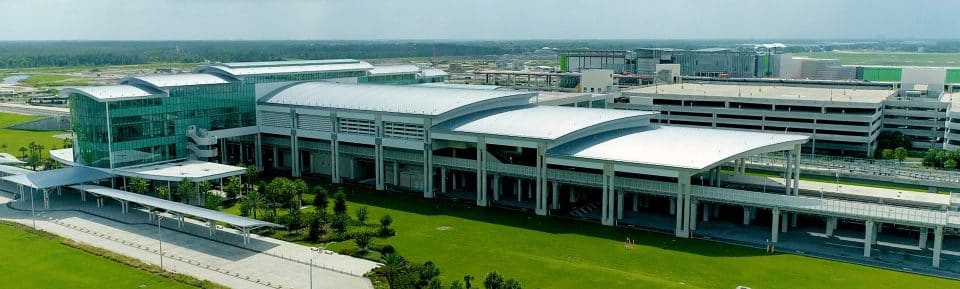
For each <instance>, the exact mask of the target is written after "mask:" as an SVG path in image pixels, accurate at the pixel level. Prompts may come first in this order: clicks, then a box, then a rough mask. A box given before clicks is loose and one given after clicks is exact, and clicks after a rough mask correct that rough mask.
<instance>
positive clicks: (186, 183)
mask: <svg viewBox="0 0 960 289" xmlns="http://www.w3.org/2000/svg"><path fill="white" fill-rule="evenodd" d="M196 192H197V188H195V187H194V186H193V183H192V182H190V179H187V178H186V177H184V178H183V180H181V181H180V184H177V198H180V202H183V203H189V202H190V196H191V195H194V194H196Z"/></svg>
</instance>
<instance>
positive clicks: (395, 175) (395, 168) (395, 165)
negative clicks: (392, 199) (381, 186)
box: [392, 161, 400, 186]
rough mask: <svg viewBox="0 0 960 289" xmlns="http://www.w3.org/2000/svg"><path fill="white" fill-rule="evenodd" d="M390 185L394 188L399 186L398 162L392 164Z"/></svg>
mask: <svg viewBox="0 0 960 289" xmlns="http://www.w3.org/2000/svg"><path fill="white" fill-rule="evenodd" d="M392 183H393V185H394V186H399V185H400V162H398V161H394V162H393V182H392Z"/></svg>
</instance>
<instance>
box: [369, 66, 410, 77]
mask: <svg viewBox="0 0 960 289" xmlns="http://www.w3.org/2000/svg"><path fill="white" fill-rule="evenodd" d="M418 72H420V67H417V66H416V65H413V64H401V65H384V66H374V67H373V69H371V70H370V75H392V74H411V73H418Z"/></svg>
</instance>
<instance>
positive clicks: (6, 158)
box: [0, 153, 25, 164]
mask: <svg viewBox="0 0 960 289" xmlns="http://www.w3.org/2000/svg"><path fill="white" fill-rule="evenodd" d="M23 163H25V162H24V161H21V160H20V159H18V158H17V157H15V156H13V155H11V154H8V153H0V164H23Z"/></svg>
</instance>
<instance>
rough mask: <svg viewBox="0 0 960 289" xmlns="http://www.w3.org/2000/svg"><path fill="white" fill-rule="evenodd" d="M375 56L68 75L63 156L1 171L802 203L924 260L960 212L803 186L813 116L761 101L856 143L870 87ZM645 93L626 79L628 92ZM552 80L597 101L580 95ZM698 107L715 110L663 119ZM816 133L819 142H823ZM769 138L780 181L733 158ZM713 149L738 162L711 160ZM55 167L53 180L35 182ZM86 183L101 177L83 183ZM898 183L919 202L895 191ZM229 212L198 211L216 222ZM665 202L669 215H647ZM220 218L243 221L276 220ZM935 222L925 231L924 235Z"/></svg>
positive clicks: (686, 218)
mask: <svg viewBox="0 0 960 289" xmlns="http://www.w3.org/2000/svg"><path fill="white" fill-rule="evenodd" d="M371 69H374V68H373V67H371V66H369V65H366V64H365V63H362V62H356V61H315V62H314V61H310V62H264V63H233V64H215V65H211V66H207V67H202V68H200V69H198V70H197V71H198V72H197V73H194V74H184V75H171V76H163V77H159V76H157V77H132V78H129V79H126V80H124V81H123V83H122V84H120V85H115V86H103V87H80V88H74V89H68V90H64V91H63V92H62V93H63V94H64V95H67V96H69V97H70V98H71V103H72V104H71V106H72V108H73V110H72V111H71V114H72V117H73V120H74V126H75V127H76V129H75V131H74V135H75V145H74V147H73V148H71V149H61V150H54V151H52V152H51V155H52V157H53V158H54V159H56V160H58V161H60V162H62V163H64V164H67V165H70V166H72V167H71V168H68V169H65V171H45V172H38V173H26V174H17V175H13V176H9V177H5V178H4V180H7V181H10V182H15V183H17V184H20V185H21V188H23V186H28V187H31V188H34V189H36V190H42V191H43V193H44V194H45V197H46V196H48V192H49V191H51V190H60V189H67V190H71V189H70V188H72V190H76V191H80V192H85V193H89V194H92V195H94V196H99V197H98V202H102V200H101V199H102V198H100V197H102V196H106V197H112V198H115V199H118V200H120V201H121V203H123V204H124V206H123V207H124V209H125V210H126V208H127V205H126V203H127V202H135V203H148V204H156V205H157V206H161V205H162V206H173V204H169V203H166V202H158V201H156V200H153V199H154V198H152V197H145V196H143V195H131V194H132V193H129V192H125V191H123V189H124V188H125V183H126V181H125V180H126V178H128V177H142V178H145V179H148V180H151V181H153V182H159V183H164V182H166V183H167V184H168V185H169V184H170V183H171V182H178V181H179V180H182V179H184V178H187V179H188V180H189V181H195V182H196V181H204V180H216V179H219V178H224V177H226V176H230V175H236V174H240V173H242V172H243V168H241V167H235V166H232V164H237V163H247V164H256V166H258V167H260V168H262V169H264V170H268V171H272V172H289V174H290V175H291V176H295V177H299V176H313V177H317V178H329V180H330V181H331V182H334V183H339V182H343V181H351V182H357V183H364V184H369V185H370V186H372V187H374V188H376V189H377V190H385V189H396V190H408V191H416V192H418V194H420V195H422V196H423V197H426V198H434V197H437V196H445V197H452V198H458V199H461V200H467V201H469V202H473V203H475V204H476V205H477V206H480V207H485V206H503V207H512V208H517V209H521V210H529V211H531V212H533V213H535V214H537V215H566V216H575V217H578V218H583V219H586V220H595V221H598V222H599V223H601V224H603V225H609V226H615V225H630V226H634V225H639V226H652V227H660V228H663V226H664V225H666V228H664V229H665V230H668V231H670V232H672V233H673V234H674V235H676V236H678V237H683V238H687V237H690V236H691V235H692V234H694V232H695V231H696V230H697V226H698V225H697V224H698V223H701V224H702V225H701V226H704V225H706V224H705V223H703V222H706V221H708V220H710V219H711V218H715V217H717V216H718V215H719V214H720V212H721V211H723V212H725V213H723V214H724V215H728V214H729V213H730V212H735V213H736V215H737V220H738V221H737V222H740V221H739V220H740V216H741V215H742V223H743V226H744V227H743V229H744V230H749V229H750V228H751V227H753V228H756V227H757V226H764V229H762V230H761V231H762V232H764V233H763V234H762V235H763V236H764V237H761V239H759V240H757V239H750V240H746V241H745V242H751V243H763V242H764V241H762V240H763V239H764V238H765V239H767V240H768V241H767V243H768V244H777V243H778V242H779V241H780V233H781V232H786V231H787V230H788V229H789V228H794V227H796V226H797V225H796V224H797V223H798V219H799V218H798V216H809V217H810V219H811V220H815V221H813V223H814V224H817V226H819V225H825V231H826V236H827V238H831V236H832V235H833V232H834V230H836V229H837V228H838V224H842V225H844V226H849V224H851V223H854V224H858V226H862V227H863V228H864V230H863V239H862V240H863V242H862V246H863V255H864V256H866V257H870V256H871V254H874V251H876V247H877V246H880V244H878V243H876V242H874V240H876V239H877V236H878V232H879V231H880V229H881V228H883V227H884V224H886V225H888V227H890V228H892V226H898V227H897V228H910V230H916V231H917V232H922V233H920V234H918V235H917V236H919V240H920V248H921V249H922V250H923V251H921V252H918V253H916V254H923V255H929V256H930V257H929V258H931V263H930V264H931V268H939V267H941V261H942V259H943V257H942V256H941V254H942V252H943V240H944V234H945V231H946V230H950V229H951V228H960V217H957V216H956V214H955V212H953V211H950V209H949V208H950V207H951V206H954V205H955V204H953V203H951V200H950V199H949V197H947V198H935V199H936V200H933V201H929V200H928V199H931V198H929V197H925V196H921V195H920V193H916V194H906V195H903V194H899V195H896V196H859V197H856V196H854V197H844V198H836V197H826V198H825V197H823V196H822V195H821V197H819V198H818V197H812V196H809V195H807V194H808V193H809V192H808V189H806V187H805V186H803V185H802V183H801V182H800V179H799V175H800V160H801V158H800V157H799V156H800V152H801V147H802V146H803V145H804V144H806V143H808V142H810V140H811V137H810V136H807V135H805V134H808V133H805V132H804V131H800V130H796V129H797V128H798V127H802V128H807V127H811V124H810V123H805V122H803V121H799V120H782V119H773V118H774V116H770V117H769V118H768V117H767V115H768V114H767V113H768V112H767V111H770V112H777V113H786V115H785V116H786V117H793V118H797V119H800V118H807V117H812V119H813V120H814V122H813V124H816V127H815V128H817V129H823V128H824V127H827V129H826V130H828V131H826V132H824V131H817V133H816V134H815V135H816V136H817V137H821V136H824V135H829V136H831V137H833V138H834V139H837V140H839V141H841V142H842V141H847V142H851V143H856V144H857V145H863V146H869V145H870V142H869V141H867V140H866V138H869V137H870V136H871V135H872V134H875V132H874V131H875V130H876V129H877V128H878V127H879V123H878V120H879V115H880V110H881V109H882V107H881V104H880V101H881V100H882V96H880V95H879V93H878V92H876V91H874V92H847V93H848V94H847V95H845V94H844V93H843V92H841V91H838V94H837V95H836V99H831V98H830V96H823V95H817V94H814V93H813V92H810V91H807V90H804V89H799V88H779V89H780V92H779V93H778V94H776V95H783V94H791V93H792V94H794V96H792V97H793V98H792V99H787V97H788V96H782V97H783V98H784V99H782V102H781V103H777V104H772V103H769V101H768V100H766V99H765V98H762V97H759V96H760V95H763V94H761V92H760V88H756V90H747V91H746V95H748V96H747V97H744V96H743V95H744V94H745V91H744V90H740V91H735V90H732V89H731V88H730V87H714V88H711V87H709V86H703V87H700V88H698V89H699V91H701V92H702V93H701V94H702V95H703V97H702V98H698V99H696V100H692V101H687V100H679V101H678V100H674V99H669V98H664V99H662V100H658V99H659V98H656V97H649V96H648V97H647V98H649V99H650V102H651V104H652V103H653V101H654V100H657V102H658V103H660V102H663V101H666V102H664V104H666V105H669V106H671V108H670V109H659V110H657V111H643V110H610V109H591V108H582V107H564V106H545V105H538V104H537V103H540V101H539V100H538V98H539V97H538V93H537V92H525V91H515V90H503V89H499V88H497V87H481V88H479V89H472V88H464V87H457V86H444V85H384V84H370V83H363V81H362V80H360V79H362V78H363V77H367V76H369V75H370V74H369V70H371ZM391 80H396V79H391ZM687 85H689V84H687ZM667 88H669V89H673V90H676V91H675V92H669V91H662V90H660V89H659V88H657V89H655V90H653V91H651V92H649V93H652V94H653V95H654V96H656V95H658V94H679V93H681V92H684V91H686V90H687V89H693V88H687V87H686V86H684V87H677V88H670V87H667ZM771 89H772V88H771ZM763 90H764V93H769V90H768V88H763ZM708 91H709V93H707V92H708ZM649 93H645V92H638V95H637V96H636V98H638V99H642V98H644V96H642V95H643V94H649ZM734 93H738V94H739V95H736V94H734ZM751 94H754V95H758V97H750V96H749V95H751ZM559 97H560V98H568V97H569V98H570V99H573V101H574V102H576V103H582V102H587V103H592V102H593V100H592V99H593V98H592V97H589V96H586V95H583V94H574V95H564V96H559ZM546 98H547V99H545V101H549V100H550V98H551V97H546ZM808 98H809V99H808ZM588 100H589V101H588ZM678 102H679V103H678ZM828 104H829V105H828ZM673 107H676V108H677V109H678V110H679V109H681V108H684V107H692V108H694V109H701V110H703V111H697V112H695V113H701V114H703V113H707V112H706V111H709V113H710V117H706V116H702V117H701V116H697V117H699V118H698V119H689V118H686V119H684V120H675V119H673V117H675V116H686V117H689V116H691V115H680V114H673V112H674V111H673ZM734 107H736V108H734ZM713 109H716V110H718V111H712V110H713ZM664 110H665V111H667V113H666V116H664V115H662V114H663V113H661V111H664ZM734 110H737V111H739V112H735V111H734ZM752 112H756V113H752ZM722 115H731V116H733V117H732V119H734V120H743V123H744V124H742V125H757V121H756V120H755V119H753V118H754V117H757V116H759V117H760V120H759V125H760V126H761V130H764V129H765V128H766V126H768V125H769V126H771V127H770V128H769V129H767V132H757V131H744V130H738V129H737V128H736V127H723V126H720V125H716V128H714V125H713V124H720V123H730V124H736V122H720V121H718V120H717V119H718V118H726V116H722ZM738 117H739V118H738ZM778 117H780V116H778ZM851 117H853V119H851ZM665 119H666V121H664V120H665ZM707 120H709V121H710V122H711V123H713V124H711V125H710V127H689V126H683V125H682V124H681V123H674V121H690V122H693V121H702V122H704V123H706V122H707ZM846 122H858V123H857V124H852V123H846ZM861 122H862V123H863V124H861ZM794 124H796V126H794ZM804 125H806V126H804ZM772 126H777V129H774V128H773V127H772ZM781 127H782V128H783V130H781V129H779V128H781ZM812 129H813V128H811V130H812ZM852 134H862V135H852ZM810 135H814V134H812V133H811V134H810ZM825 140H827V139H826V138H822V139H821V140H820V141H819V143H818V144H817V148H816V150H822V149H829V148H824V146H826V147H829V143H826V144H825V143H824V141H825ZM861 142H862V144H861ZM841 147H842V146H841ZM850 147H851V149H853V148H854V147H856V146H855V145H852V144H851V145H850ZM834 149H836V147H834ZM770 153H778V154H783V155H786V156H788V157H787V160H788V161H786V162H785V167H784V168H783V169H784V170H783V176H784V178H783V182H782V183H781V184H780V185H772V186H769V187H768V186H767V185H763V186H762V187H761V186H757V185H756V184H754V183H752V182H753V181H751V180H749V177H747V176H744V174H743V173H744V168H745V162H744V159H745V158H747V157H751V156H756V155H763V154H770ZM723 166H726V167H729V168H732V169H733V171H735V173H734V175H729V174H722V173H721V167H723ZM33 174H43V176H42V178H39V177H32V176H33ZM78 176H87V177H83V178H80V177H78ZM52 179H56V180H58V181H55V182H44V183H39V182H37V181H38V180H52ZM104 179H108V180H110V181H109V182H106V181H102V180H104ZM98 180H100V181H98ZM90 182H99V183H100V184H102V185H104V186H103V187H93V186H90V185H82V184H83V183H90ZM106 183H110V185H109V186H112V187H113V188H108V187H106V186H107V185H106ZM118 188H119V189H118ZM15 193H17V192H15ZM837 193H838V194H845V193H840V192H839V191H838V192H837ZM19 194H23V191H22V190H21V191H20V192H19ZM144 198H149V199H144ZM904 198H907V199H909V200H913V201H914V203H917V202H918V203H920V204H921V205H919V206H918V205H911V206H903V205H900V204H902V203H903V200H902V199H904ZM895 199H900V200H899V201H897V200H895ZM908 203H910V204H914V203H911V202H908ZM177 210H179V211H180V212H182V213H184V214H187V215H207V212H205V211H197V212H194V211H192V210H189V209H186V208H179V207H178V208H177ZM701 214H702V217H701ZM645 216H656V217H655V218H647V217H645ZM225 217H226V216H221V215H210V217H208V218H207V219H209V220H210V221H209V222H210V223H211V224H214V221H218V220H221V219H224V218H225ZM761 218H762V219H763V220H764V221H762V222H761V221H757V220H758V219H761ZM768 218H769V219H768ZM662 219H667V220H669V221H667V222H665V223H664V222H660V223H656V224H651V222H654V221H655V220H662ZM767 220H769V221H767ZM841 220H843V223H840V221H841ZM230 221H231V223H229V224H231V225H234V226H239V227H240V229H241V230H242V231H243V232H244V234H248V233H249V230H251V229H252V228H254V227H258V226H272V225H273V224H269V223H256V222H252V221H249V220H230ZM765 226H769V228H766V227H765ZM211 228H212V227H211ZM211 230H212V229H211ZM211 232H212V231H211ZM767 232H768V233H767ZM931 232H932V234H933V237H934V242H933V246H932V248H930V249H926V248H927V247H926V244H927V238H928V236H929V235H930V233H931ZM858 250H859V249H858ZM954 263H955V262H951V263H946V264H948V265H947V266H945V267H947V268H946V269H948V270H954V271H956V270H958V268H956V267H957V266H956V264H954Z"/></svg>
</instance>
